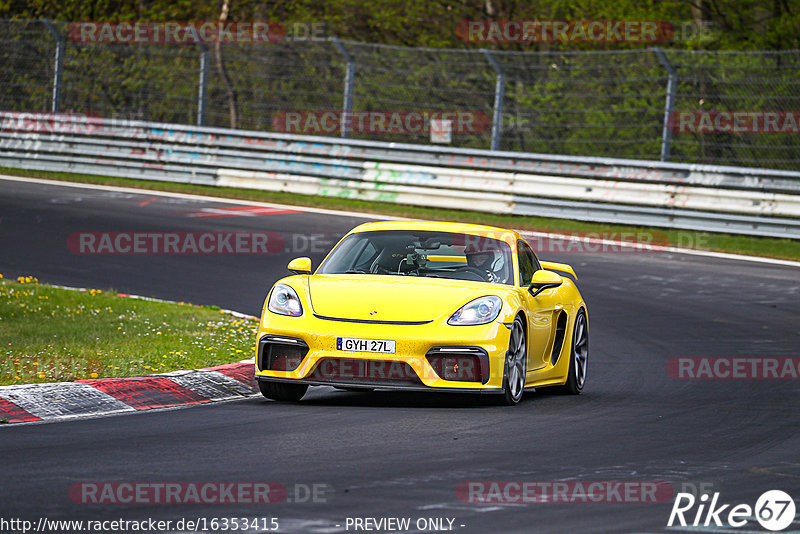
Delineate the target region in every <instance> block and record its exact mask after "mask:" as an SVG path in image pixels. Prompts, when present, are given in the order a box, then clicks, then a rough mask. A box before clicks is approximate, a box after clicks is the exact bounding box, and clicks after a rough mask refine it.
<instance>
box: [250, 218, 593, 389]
mask: <svg viewBox="0 0 800 534" xmlns="http://www.w3.org/2000/svg"><path fill="white" fill-rule="evenodd" d="M289 270H290V271H292V272H293V273H294V275H293V276H288V277H286V278H283V279H281V280H279V281H278V282H277V283H276V284H275V285H274V286H273V287H272V289H271V290H270V292H269V294H268V295H267V298H266V300H265V302H264V309H263V311H262V315H261V325H260V328H259V331H258V357H257V362H256V379H257V381H258V385H259V388H260V390H261V393H262V394H263V395H264V396H265V397H267V398H270V399H274V400H279V401H298V400H300V399H301V398H302V397H303V395H305V393H306V390H307V389H308V387H309V386H334V387H338V388H342V389H374V388H394V389H407V390H428V391H430V390H436V391H449V392H456V393H496V394H498V399H500V400H502V402H503V403H506V404H509V405H511V404H516V403H518V402H519V401H520V399H521V398H522V394H523V392H524V390H526V389H529V390H532V389H533V388H536V387H545V386H555V387H558V388H559V389H560V390H561V391H563V392H565V393H570V394H578V393H580V392H581V390H582V389H583V386H584V383H585V382H586V364H587V358H588V355H589V323H588V315H587V312H586V304H585V302H584V301H583V298H582V297H581V294H580V293H579V292H578V288H577V287H576V286H575V282H574V281H573V279H575V278H576V276H575V272H574V271H573V269H572V267H570V266H569V265H564V264H560V263H551V262H544V261H542V262H540V261H539V260H538V258H537V257H536V254H534V252H533V250H532V249H531V247H530V245H528V243H527V242H526V241H525V239H523V238H522V236H520V235H519V233H517V232H514V231H511V230H504V229H502V228H494V227H491V226H479V225H473V224H460V223H442V222H430V221H414V222H376V223H366V224H362V225H360V226H358V227H356V228H354V229H353V230H351V231H350V232H349V233H348V234H347V235H346V236H344V237H343V238H342V240H341V241H339V243H338V244H337V245H336V246H335V247H334V248H333V250H332V251H331V252H330V253H329V254H328V256H327V257H326V258H325V260H324V261H323V262H322V264H321V265H320V266H319V267H318V268H317V270H316V271H314V273H313V274H312V268H311V260H310V259H309V258H296V259H294V260H292V261H291V263H289ZM554 271H558V273H562V274H564V275H568V276H561V275H560V274H558V273H556V272H554Z"/></svg>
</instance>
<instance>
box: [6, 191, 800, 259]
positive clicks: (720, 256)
mask: <svg viewBox="0 0 800 534" xmlns="http://www.w3.org/2000/svg"><path fill="white" fill-rule="evenodd" d="M0 180H7V181H16V182H26V183H36V184H43V185H56V186H62V187H74V188H79V189H93V190H98V191H113V192H117V193H132V194H137V195H152V196H161V197H170V198H183V199H190V200H203V201H208V202H219V203H223V204H248V205H251V206H262V207H268V208H279V209H292V210H297V211H300V212H305V213H320V214H324V215H334V216H337V217H359V218H367V219H369V218H372V219H380V220H394V221H409V220H415V219H411V218H408V217H395V216H390V215H375V214H369V213H361V212H355V211H344V210H333V209H324V208H311V207H307V206H294V205H291V204H273V203H269V202H257V201H252V200H245V199H232V198H223V197H212V196H205V195H195V194H188V193H173V192H169V191H154V190H150V189H137V188H134V187H118V186H113V185H95V184H84V183H79V182H64V181H60V180H45V179H42V178H27V177H22V176H7V175H0ZM153 183H159V182H153ZM520 233H523V234H527V235H533V236H538V237H547V238H551V239H566V240H569V239H576V236H570V235H567V234H558V233H547V232H530V231H526V230H521V231H520ZM578 239H580V240H582V241H586V242H591V243H596V244H605V245H610V246H615V247H622V248H646V249H647V250H651V251H656V252H669V253H673V254H686V255H689V256H701V257H706V258H716V259H724V260H737V261H748V262H753V263H766V264H771V265H782V266H786V267H795V268H800V262H798V261H791V260H781V259H777V258H767V257H761V256H748V255H745V254H731V253H727V252H712V251H709V250H693V249H688V248H680V247H665V246H660V245H647V244H636V243H630V242H625V241H613V240H606V239H592V238H586V237H578Z"/></svg>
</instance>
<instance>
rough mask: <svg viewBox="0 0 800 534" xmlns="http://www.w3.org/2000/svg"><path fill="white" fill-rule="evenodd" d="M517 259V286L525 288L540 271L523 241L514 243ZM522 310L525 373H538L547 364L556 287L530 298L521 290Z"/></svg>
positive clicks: (557, 295)
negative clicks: (525, 330)
mask: <svg viewBox="0 0 800 534" xmlns="http://www.w3.org/2000/svg"><path fill="white" fill-rule="evenodd" d="M517 256H518V259H519V275H520V287H521V289H526V288H527V287H528V286H529V285H530V283H531V279H532V278H533V273H534V272H536V271H538V270H540V269H541V265H540V264H539V260H538V259H537V258H536V254H534V253H533V250H532V249H531V247H530V246H529V245H528V243H526V242H525V241H523V240H520V241H519V242H518V243H517ZM521 293H522V299H523V302H524V304H525V308H527V310H528V314H527V316H528V366H527V371H528V373H531V372H534V371H538V370H541V369H542V368H544V367H546V366H548V365H550V356H551V355H550V351H549V349H550V347H551V346H552V340H553V331H554V330H555V322H554V320H553V318H554V316H555V314H556V312H557V311H558V310H560V309H561V297H560V292H559V290H558V288H554V289H546V290H544V291H542V292H541V293H539V295H537V296H536V297H533V296H532V295H531V293H530V292H529V291H527V290H523V291H521Z"/></svg>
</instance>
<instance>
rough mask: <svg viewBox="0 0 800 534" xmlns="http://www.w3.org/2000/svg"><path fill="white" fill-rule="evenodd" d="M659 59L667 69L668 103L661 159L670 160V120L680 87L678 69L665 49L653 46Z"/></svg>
mask: <svg viewBox="0 0 800 534" xmlns="http://www.w3.org/2000/svg"><path fill="white" fill-rule="evenodd" d="M652 50H653V52H655V54H656V57H657V58H658V61H659V62H660V63H661V65H662V66H663V67H664V68H665V69H666V70H667V75H668V78H667V103H666V105H665V106H664V128H663V130H662V132H661V161H669V150H670V145H671V144H672V130H671V129H670V124H669V120H670V117H671V116H672V112H673V111H674V109H675V92H676V91H677V88H678V70H677V69H676V68H675V65H673V64H672V62H671V61H670V60H669V58H668V57H667V55H666V54H665V53H664V51H663V50H662V49H661V48H659V47H657V46H656V47H653V48H652Z"/></svg>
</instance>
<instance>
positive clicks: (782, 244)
mask: <svg viewBox="0 0 800 534" xmlns="http://www.w3.org/2000/svg"><path fill="white" fill-rule="evenodd" d="M0 174H9V175H15V176H30V177H39V178H47V179H50V180H62V181H70V182H83V183H91V184H102V185H116V186H123V187H133V188H138V189H150V190H158V191H174V192H179V193H194V194H201V195H206V196H214V197H223V198H233V199H241V200H252V201H259V202H273V203H279V204H293V205H297V206H309V207H317V208H327V209H338V210H347V211H355V212H361V213H368V214H377V215H394V216H401V217H411V218H416V219H430V220H441V221H457V222H471V223H481V224H490V225H495V226H500V227H505V228H516V229H521V230H538V231H549V232H567V233H577V234H580V235H583V234H586V233H599V234H600V235H601V236H603V237H607V238H608V239H613V238H614V236H615V235H617V234H618V233H621V232H634V233H637V232H638V233H641V232H645V233H647V234H648V235H651V236H655V240H654V242H656V243H658V244H665V245H666V244H668V245H673V246H679V247H683V248H691V249H697V250H710V251H716V252H728V253H733V254H748V255H753V256H766V257H772V258H781V259H788V260H800V240H794V239H776V238H762V237H750V236H740V235H731V234H717V233H708V232H694V231H689V230H665V229H661V228H643V227H633V226H622V225H613V224H601V223H588V222H581V221H574V220H570V219H553V218H545V217H526V216H517V215H497V214H491V213H480V212H475V211H468V210H454V209H439V208H423V207H418V206H407V205H401V204H389V203H380V202H369V201H364V200H354V199H347V198H331V197H317V196H307V195H298V194H293V193H279V192H271V191H258V190H251V189H238V188H231V187H213V186H202V185H193V184H178V183H172V182H157V181H150V180H132V179H127V178H113V177H107V176H94V175H87V174H75V173H64V172H49V171H29V170H22V169H11V168H4V167H0ZM545 259H546V255H545Z"/></svg>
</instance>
